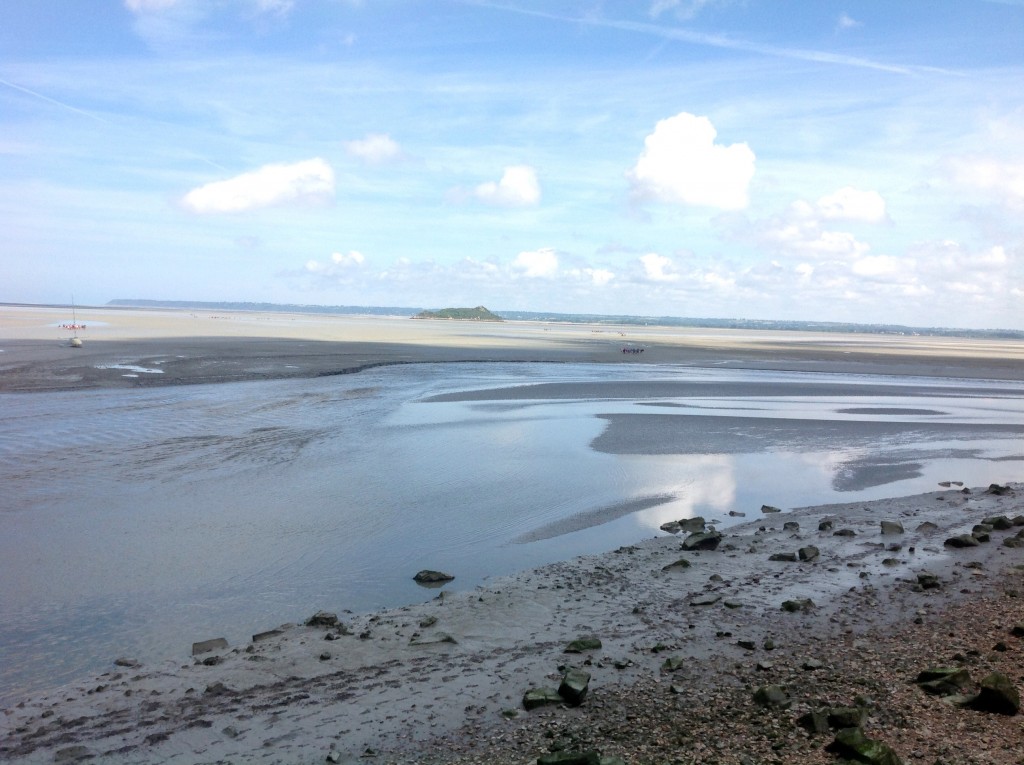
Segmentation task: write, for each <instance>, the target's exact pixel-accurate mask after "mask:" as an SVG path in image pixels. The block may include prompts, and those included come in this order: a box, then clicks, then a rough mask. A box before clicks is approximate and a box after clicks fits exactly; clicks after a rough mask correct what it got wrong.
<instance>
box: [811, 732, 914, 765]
mask: <svg viewBox="0 0 1024 765" xmlns="http://www.w3.org/2000/svg"><path fill="white" fill-rule="evenodd" d="M825 749H826V751H829V752H832V753H833V754H838V755H839V756H840V757H843V758H845V759H848V760H853V761H854V762H863V763H867V765H902V762H901V761H900V758H899V757H897V756H896V752H894V751H893V750H892V749H891V748H890V747H889V746H888V744H883V743H882V742H881V741H875V740H874V739H870V738H868V737H867V736H865V735H864V731H862V730H861V729H860V728H843V729H842V730H840V731H839V732H837V733H836V737H835V740H834V741H833V742H832V743H831V744H829V745H828V746H827V747H825Z"/></svg>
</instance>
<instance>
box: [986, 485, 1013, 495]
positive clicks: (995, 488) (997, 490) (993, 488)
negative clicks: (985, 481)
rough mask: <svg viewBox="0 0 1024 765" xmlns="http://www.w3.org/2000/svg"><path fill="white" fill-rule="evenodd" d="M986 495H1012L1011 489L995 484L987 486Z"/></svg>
mask: <svg viewBox="0 0 1024 765" xmlns="http://www.w3.org/2000/svg"><path fill="white" fill-rule="evenodd" d="M985 493H986V494H995V495H996V496H1002V495H1004V494H1013V489H1012V488H1010V486H1009V485H1007V486H1000V485H999V484H997V483H992V484H989V487H988V490H987V491H986V492H985Z"/></svg>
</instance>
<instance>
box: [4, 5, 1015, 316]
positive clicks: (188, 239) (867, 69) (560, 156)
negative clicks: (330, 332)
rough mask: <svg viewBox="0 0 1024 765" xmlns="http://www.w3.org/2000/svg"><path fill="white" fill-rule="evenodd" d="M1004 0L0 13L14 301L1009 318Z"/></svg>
mask: <svg viewBox="0 0 1024 765" xmlns="http://www.w3.org/2000/svg"><path fill="white" fill-rule="evenodd" d="M1022 40H1024V2H1014V1H1013V0H1003V1H1002V2H995V1H994V0H902V1H901V2H898V3H894V2H891V0H886V1H884V2H883V1H881V0H878V1H876V0H847V1H846V2H832V0H803V1H802V2H797V1H796V0H646V1H645V2H641V1H640V0H637V1H635V2H624V1H621V2H620V1H615V0H606V1H605V2H601V1H600V0H590V1H589V2H582V1H581V2H576V1H573V0H565V1H563V2H558V1H557V0H504V1H503V2H484V1H482V0H481V1H472V0H466V1H464V2H455V1H449V0H432V1H429V2H428V1H426V0H421V1H420V2H412V1H400V0H90V1H87V0H34V2H32V3H3V4H2V5H0V226H2V229H3V235H2V237H0V263H2V271H0V301H5V302H67V301H68V300H70V297H71V295H72V294H74V295H75V299H76V301H77V302H78V303H81V304H100V303H104V302H106V301H107V300H110V299H113V298H153V299H173V300H190V299H191V300H232V301H270V302H282V303H310V304H330V305H337V304H343V305H404V306H424V307H431V308H439V307H445V306H465V305H478V304H483V305H487V306H488V307H491V308H495V309H502V308H506V309H521V310H538V311H561V312H588V313H606V314H640V315H672V316H703V317H736V318H763V319H768V318H777V319H804V320H824V321H856V322H892V323H901V324H910V325H919V326H960V327H1005V328H1016V329H1024V45H1022V44H1021V41H1022Z"/></svg>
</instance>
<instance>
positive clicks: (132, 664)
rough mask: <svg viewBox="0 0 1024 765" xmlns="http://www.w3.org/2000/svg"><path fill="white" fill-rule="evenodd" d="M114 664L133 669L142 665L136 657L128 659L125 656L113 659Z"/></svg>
mask: <svg viewBox="0 0 1024 765" xmlns="http://www.w3.org/2000/svg"><path fill="white" fill-rule="evenodd" d="M114 665H115V666H118V667H128V668H130V669H135V668H136V667H141V666H142V664H141V663H140V662H139V661H137V660H136V659H128V658H125V657H121V658H120V659H114Z"/></svg>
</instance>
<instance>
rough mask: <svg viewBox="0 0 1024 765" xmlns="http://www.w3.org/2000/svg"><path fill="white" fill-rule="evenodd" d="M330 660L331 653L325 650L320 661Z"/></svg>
mask: <svg viewBox="0 0 1024 765" xmlns="http://www.w3.org/2000/svg"><path fill="white" fill-rule="evenodd" d="M330 660H331V654H330V653H328V652H327V651H324V652H323V653H321V654H320V661H330Z"/></svg>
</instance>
